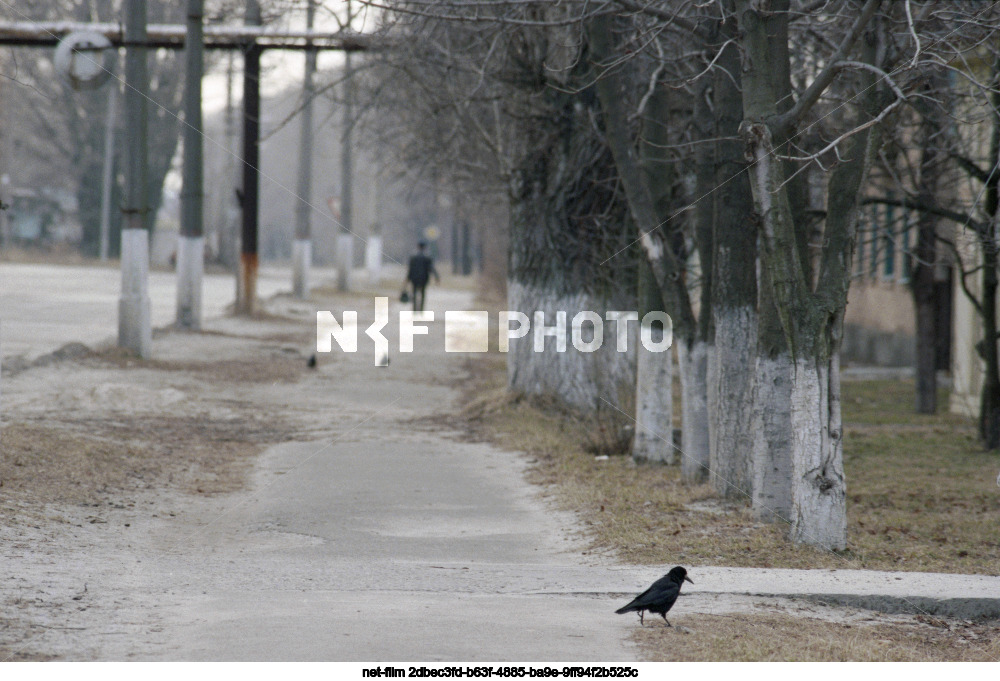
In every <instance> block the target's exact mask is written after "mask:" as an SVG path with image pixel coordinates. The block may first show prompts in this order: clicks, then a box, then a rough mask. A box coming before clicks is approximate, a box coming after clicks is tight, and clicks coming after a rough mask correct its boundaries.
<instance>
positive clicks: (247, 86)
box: [236, 0, 261, 315]
mask: <svg viewBox="0 0 1000 681" xmlns="http://www.w3.org/2000/svg"><path fill="white" fill-rule="evenodd" d="M245 23H246V25H247V26H260V24H261V20H260V5H259V4H258V3H257V0H247V3H246V18H245ZM260 53H261V48H260V46H259V45H257V44H256V43H249V44H248V45H247V46H246V52H245V53H244V60H243V64H244V65H243V193H242V196H241V204H242V212H243V238H242V242H241V244H240V272H239V280H238V281H237V285H236V313H237V314H244V315H249V314H253V313H254V310H255V308H256V305H257V203H258V196H259V189H260V179H259V174H258V167H259V165H260Z"/></svg>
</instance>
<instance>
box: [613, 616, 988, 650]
mask: <svg viewBox="0 0 1000 681" xmlns="http://www.w3.org/2000/svg"><path fill="white" fill-rule="evenodd" d="M674 619H675V620H676V621H674V622H673V624H674V626H673V627H669V628H668V627H666V626H663V624H662V622H657V623H655V624H652V625H647V626H645V627H643V628H641V629H640V628H637V629H636V632H635V633H634V634H633V635H632V640H633V641H634V642H635V643H636V644H638V646H639V648H640V650H641V652H642V657H643V658H644V659H645V660H648V661H651V662H674V661H699V662H700V661H705V662H719V661H733V662H758V661H762V662H779V661H799V662H840V661H854V662H889V661H894V662H927V661H954V662H959V661H961V662H965V661H983V662H986V661H990V662H994V661H996V660H997V659H998V658H1000V626H997V625H996V624H995V623H993V624H970V623H945V622H941V621H939V620H927V622H926V623H925V622H920V621H917V620H916V619H914V620H911V621H906V622H892V623H856V622H855V623H841V622H829V621H825V620H819V619H814V618H809V617H802V616H798V615H786V614H761V615H757V614H733V615H687V616H684V617H676V618H674ZM925 619H926V618H925ZM685 630H687V631H685Z"/></svg>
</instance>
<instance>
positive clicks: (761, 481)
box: [752, 354, 795, 523]
mask: <svg viewBox="0 0 1000 681" xmlns="http://www.w3.org/2000/svg"><path fill="white" fill-rule="evenodd" d="M756 373H757V380H756V384H755V389H754V413H753V433H754V452H753V503H752V508H753V513H754V515H755V516H756V517H757V518H759V519H760V520H764V521H767V522H779V521H784V522H787V523H790V522H791V518H792V475H793V472H792V451H793V447H794V444H795V438H794V436H793V431H792V421H791V419H792V408H791V407H792V381H793V380H794V379H795V363H794V362H793V361H792V358H791V357H790V356H789V355H788V354H779V355H778V356H777V357H774V358H771V357H767V356H766V355H758V357H757V372H756Z"/></svg>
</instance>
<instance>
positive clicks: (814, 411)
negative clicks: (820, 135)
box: [716, 0, 878, 549]
mask: <svg viewBox="0 0 1000 681" xmlns="http://www.w3.org/2000/svg"><path fill="white" fill-rule="evenodd" d="M736 6H737V18H738V21H739V29H740V39H741V44H742V46H743V48H744V50H745V61H744V64H745V66H744V70H743V81H742V86H743V87H742V91H743V106H744V112H745V116H746V120H745V121H744V123H743V125H742V126H741V132H742V137H743V139H744V141H745V142H746V149H747V152H748V154H749V155H750V157H751V158H752V160H753V162H754V164H753V169H752V171H751V187H752V189H753V197H754V207H755V209H756V213H757V215H758V216H759V220H760V225H761V227H760V233H761V243H762V244H763V263H764V266H765V267H766V270H767V274H768V277H769V279H770V281H771V283H772V290H773V296H774V302H775V306H776V309H777V311H778V316H779V317H780V319H781V322H782V328H783V329H784V332H785V338H786V341H787V343H788V349H789V352H790V356H791V357H793V358H794V360H795V370H794V373H793V374H792V381H791V386H790V395H791V399H790V405H791V410H790V411H791V418H790V426H791V428H790V432H789V436H790V437H791V438H792V439H793V446H792V472H793V475H792V479H791V488H792V528H791V538H792V540H793V541H796V542H802V543H807V544H812V545H815V546H820V547H823V548H827V549H843V548H845V546H846V542H847V517H846V485H845V480H844V471H843V448H842V444H843V443H842V440H843V438H842V435H843V425H842V420H841V411H840V375H839V370H840V366H839V351H840V343H841V335H842V323H843V314H844V309H845V308H846V305H847V289H848V286H849V283H850V274H851V258H852V257H853V247H854V241H855V237H856V231H857V202H858V193H859V191H860V188H861V186H862V184H863V183H864V180H865V178H866V176H867V173H868V169H869V167H870V164H871V157H872V154H873V150H874V148H875V141H876V140H877V136H876V135H875V134H874V133H873V128H872V127H869V128H867V129H864V130H862V131H860V132H857V133H855V134H854V135H853V136H852V137H850V138H849V139H848V140H847V141H846V142H845V143H844V144H843V147H842V149H841V150H840V153H839V159H840V163H839V164H838V165H837V166H836V167H835V168H834V169H833V170H832V171H831V173H830V176H829V180H828V185H827V196H828V201H827V218H826V224H825V227H824V233H823V242H822V243H823V245H822V248H821V251H820V253H819V257H818V265H819V267H818V273H817V274H816V275H815V276H813V274H812V272H811V266H810V260H811V258H810V255H809V253H808V251H807V250H805V248H804V247H803V244H807V243H808V239H805V238H803V230H807V229H809V225H808V224H804V223H802V222H801V221H800V220H799V221H797V220H796V219H795V214H794V212H793V210H792V206H791V200H790V196H789V189H788V184H787V182H786V172H785V169H784V166H783V164H782V163H781V162H780V161H778V160H777V158H776V157H777V156H778V154H777V152H776V149H775V140H779V141H780V140H782V139H787V137H788V133H789V130H790V129H792V128H793V127H794V125H795V123H796V121H795V120H794V119H792V118H791V117H790V116H783V115H779V108H778V101H779V97H778V96H777V93H778V92H780V85H779V86H777V87H776V84H775V80H774V79H775V75H776V74H780V73H783V72H785V70H786V67H787V64H784V63H778V62H777V61H775V60H776V58H777V59H779V60H787V58H788V57H787V54H788V53H787V49H777V48H780V46H776V45H775V43H776V42H780V40H781V39H782V38H783V36H782V35H781V33H780V32H775V31H774V30H773V28H772V27H771V26H769V23H770V20H769V15H768V14H767V13H764V12H762V11H761V10H760V9H759V7H758V3H755V2H751V0H738V1H737V2H736ZM876 7H877V4H876V3H871V2H869V3H867V4H866V11H865V12H864V13H863V14H862V15H861V17H859V18H858V19H857V20H856V21H857V22H859V23H856V24H855V25H854V26H852V33H851V35H853V36H859V35H860V34H861V31H860V30H857V31H856V30H855V29H857V28H858V27H859V26H862V27H863V24H864V22H865V21H870V18H871V16H872V15H873V12H874V8H876ZM776 39H777V40H776ZM854 39H856V38H854ZM785 47H786V48H787V45H786V46H785ZM864 47H865V56H864V58H865V60H866V61H868V63H871V60H873V59H874V52H875V50H874V44H873V43H866V44H865V46H864ZM782 55H784V56H782ZM830 73H832V71H826V72H824V74H822V75H824V76H827V75H829V74H830ZM858 80H859V85H858V93H859V94H858V95H857V96H856V98H857V99H858V101H859V102H860V103H861V104H862V108H863V109H864V111H863V112H862V113H861V114H860V115H859V121H857V122H861V120H860V119H861V118H862V116H864V117H866V118H870V117H871V116H873V112H872V110H873V109H874V108H875V103H876V94H877V93H878V90H877V88H876V87H875V81H874V78H873V77H872V75H871V74H870V73H869V72H867V71H866V72H864V75H862V76H861V77H860V78H859V79H858ZM814 82H817V83H820V82H824V81H823V80H822V79H821V78H820V76H817V78H816V80H815V81H814ZM825 82H829V81H825ZM810 101H813V102H814V101H815V99H812V100H810V99H809V98H806V97H805V96H803V98H802V99H800V100H799V103H802V102H810ZM797 105H798V103H797ZM797 105H796V106H797ZM716 333H718V330H716ZM762 408H766V407H762Z"/></svg>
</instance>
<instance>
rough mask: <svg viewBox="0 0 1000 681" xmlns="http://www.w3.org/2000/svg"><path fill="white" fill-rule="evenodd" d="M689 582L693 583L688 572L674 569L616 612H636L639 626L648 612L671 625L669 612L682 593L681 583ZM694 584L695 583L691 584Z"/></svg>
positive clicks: (679, 568) (678, 568) (620, 613)
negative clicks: (668, 617) (644, 614)
mask: <svg viewBox="0 0 1000 681" xmlns="http://www.w3.org/2000/svg"><path fill="white" fill-rule="evenodd" d="M684 580H687V581H689V582H691V578H690V577H688V576H687V570H685V569H684V568H682V567H681V566H680V565H678V566H677V567H675V568H673V569H671V570H670V572H668V573H667V574H665V575H664V576H663V577H660V578H659V579H658V580H656V581H655V582H653V586H651V587H649V588H648V589H646V590H645V591H643V592H642V593H641V594H639V595H638V596H636V597H635V599H634V600H633V601H632V602H631V603H629V604H628V605H626V606H624V607H622V608H618V609H617V610H615V612H616V613H618V614H619V615H622V614H624V613H626V612H636V611H638V613H639V624H640V625H642V624H643V613H644V611H646V610H649V611H650V612H655V613H659V615H660V616H661V617H662V618H663V621H664V622H666V623H667V626H668V627H669V626H671V625H670V621H669V620H668V619H667V611H668V610H670V608H672V607H673V605H674V601H676V600H677V596H679V595H680V593H681V582H683V581H684ZM691 583H692V584H694V582H691Z"/></svg>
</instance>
